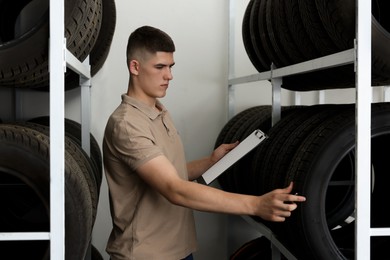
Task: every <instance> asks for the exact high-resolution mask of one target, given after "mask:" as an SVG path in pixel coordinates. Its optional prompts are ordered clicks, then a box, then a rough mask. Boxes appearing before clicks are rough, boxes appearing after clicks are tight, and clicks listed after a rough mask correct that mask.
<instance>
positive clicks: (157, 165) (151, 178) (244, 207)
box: [137, 156, 305, 221]
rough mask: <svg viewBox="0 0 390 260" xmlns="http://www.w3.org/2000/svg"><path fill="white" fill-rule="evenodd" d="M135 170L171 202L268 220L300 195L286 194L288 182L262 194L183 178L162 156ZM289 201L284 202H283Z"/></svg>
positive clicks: (284, 212) (287, 210) (285, 213)
mask: <svg viewBox="0 0 390 260" xmlns="http://www.w3.org/2000/svg"><path fill="white" fill-rule="evenodd" d="M137 171H138V174H139V175H140V176H141V178H142V179H143V180H144V181H145V182H147V183H148V184H149V185H150V186H152V187H153V188H154V189H156V190H157V191H158V192H159V193H160V194H162V195H163V196H164V197H165V198H167V199H168V200H169V201H170V202H171V203H173V204H176V205H180V206H184V207H189V208H192V209H195V210H201V211H207V212H220V213H228V214H239V215H252V216H259V217H261V218H263V219H265V220H269V221H284V220H285V218H286V217H289V216H290V215H291V211H293V210H295V209H296V207H297V205H296V204H295V203H294V202H300V201H304V200H305V198H304V197H302V196H297V195H292V194H289V193H290V192H291V190H292V184H290V185H289V186H288V187H287V188H284V189H276V190H274V191H272V192H269V193H266V194H264V195H262V196H250V195H242V194H235V193H229V192H225V191H222V190H219V189H216V188H213V187H209V186H206V185H202V184H198V183H195V182H190V181H185V180H182V179H180V178H179V177H178V174H177V172H176V170H175V168H174V166H173V165H172V164H171V163H170V162H169V160H168V159H167V158H166V157H165V156H158V157H156V158H154V159H152V160H150V161H148V162H146V163H145V164H143V165H141V166H140V167H139V168H138V170H137ZM287 201H288V202H293V203H291V204H286V203H285V202H287Z"/></svg>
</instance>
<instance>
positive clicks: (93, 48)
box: [0, 0, 116, 91]
mask: <svg viewBox="0 0 390 260" xmlns="http://www.w3.org/2000/svg"><path fill="white" fill-rule="evenodd" d="M64 15H65V21H64V30H65V35H64V37H65V38H66V47H67V49H68V50H69V51H70V52H71V53H72V54H73V55H74V56H75V57H76V58H77V59H79V60H80V61H84V60H85V59H86V58H87V57H88V56H89V58H90V64H91V75H92V76H94V75H95V74H96V73H97V72H98V71H99V70H100V68H101V67H102V65H103V63H104V61H105V59H106V57H107V55H108V52H109V49H110V46H111V41H112V37H113V34H114V29H115V23H116V11H115V2H114V0H85V1H83V0H65V14H64ZM48 39H49V0H24V1H7V0H0V86H1V87H11V88H29V89H37V90H44V91H48V90H49V89H50V88H53V87H55V83H54V82H53V83H52V84H49V70H48V57H49V55H48V43H49V40H48ZM65 78H66V82H65V89H66V90H69V89H72V88H75V87H77V86H78V74H76V73H75V72H73V71H71V70H68V71H67V72H66V77H65ZM49 85H50V87H49Z"/></svg>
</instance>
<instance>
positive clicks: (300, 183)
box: [285, 103, 390, 259]
mask: <svg viewBox="0 0 390 260" xmlns="http://www.w3.org/2000/svg"><path fill="white" fill-rule="evenodd" d="M354 112H355V109H354V105H351V106H349V108H345V109H343V110H340V113H339V114H338V115H336V116H334V117H333V118H330V119H328V120H325V121H324V122H323V123H322V124H321V125H319V126H318V127H317V128H316V129H315V130H313V131H312V133H311V134H310V135H308V137H307V138H306V139H305V140H304V142H303V143H302V145H301V146H300V147H299V149H297V151H296V154H295V155H294V158H293V160H292V161H293V164H292V165H291V167H290V170H289V172H288V175H289V176H288V178H287V179H288V180H291V179H294V180H295V185H296V189H297V190H299V192H300V193H301V194H303V195H305V196H307V197H308V198H310V200H308V201H307V203H306V202H305V203H303V204H302V205H300V206H299V207H298V210H297V212H295V214H294V215H293V216H292V217H291V219H290V221H288V222H286V224H287V225H288V228H287V229H285V231H287V230H289V232H288V233H289V234H290V235H289V237H290V239H289V241H290V242H292V246H291V248H293V249H294V251H297V254H296V255H297V256H298V257H299V258H302V259H352V258H353V257H354V222H352V223H350V224H349V225H348V224H346V223H344V220H343V218H339V219H338V221H339V222H340V223H335V220H334V219H335V218H334V217H333V218H330V217H329V216H335V211H337V209H338V210H340V213H341V215H343V216H345V215H348V214H347V213H348V212H345V209H346V208H347V209H348V208H349V210H350V212H349V215H352V214H353V211H354V200H353V199H351V198H352V197H353V196H354V193H355V189H354V180H355V169H354V167H353V166H354V163H351V162H354V153H353V150H354V146H355V113H354ZM371 118H372V124H371V129H372V144H373V145H372V154H371V156H372V169H373V171H372V173H371V174H372V178H373V179H372V180H373V184H372V185H373V186H372V187H373V188H372V197H371V199H372V201H373V204H372V209H371V218H372V223H371V226H376V227H378V226H382V227H383V226H389V225H390V223H389V220H388V218H386V217H384V215H385V213H384V211H383V206H382V203H381V202H380V201H381V200H382V199H381V198H382V197H383V196H384V194H386V193H387V188H386V187H385V186H386V184H385V183H387V182H388V181H389V175H388V174H387V172H388V165H387V161H388V160H387V159H386V158H385V157H386V156H382V155H381V154H382V153H383V151H384V150H385V147H387V146H388V145H389V140H390V138H389V136H390V123H389V122H390V104H388V103H378V104H374V105H373V109H372V117H371ZM333 182H341V183H344V185H342V186H333V185H332V183H333ZM332 212H333V213H332ZM329 213H331V214H329ZM330 219H333V221H332V224H330V222H329V220H330ZM337 224H340V226H341V228H338V229H334V228H335V227H336V225H337ZM329 225H331V226H329ZM286 233H287V232H286ZM388 240H389V239H388V238H382V239H375V243H373V244H372V250H371V252H372V255H371V259H380V257H379V256H380V255H383V254H385V253H386V252H387V249H386V248H387V246H386V244H387V245H388ZM373 241H374V240H373ZM298 245H299V246H298Z"/></svg>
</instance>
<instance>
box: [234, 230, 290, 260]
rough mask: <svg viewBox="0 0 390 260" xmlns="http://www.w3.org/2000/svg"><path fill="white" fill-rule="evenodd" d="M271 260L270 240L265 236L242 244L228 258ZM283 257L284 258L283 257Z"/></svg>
mask: <svg viewBox="0 0 390 260" xmlns="http://www.w3.org/2000/svg"><path fill="white" fill-rule="evenodd" d="M256 259H263V260H271V259H272V251H271V242H270V241H269V240H268V239H267V238H266V237H263V236H262V237H258V238H255V239H253V240H251V241H249V242H246V243H245V244H243V245H242V246H241V247H240V248H238V249H237V250H236V251H235V252H234V253H233V254H232V255H231V256H230V258H229V260H256ZM283 259H285V258H283Z"/></svg>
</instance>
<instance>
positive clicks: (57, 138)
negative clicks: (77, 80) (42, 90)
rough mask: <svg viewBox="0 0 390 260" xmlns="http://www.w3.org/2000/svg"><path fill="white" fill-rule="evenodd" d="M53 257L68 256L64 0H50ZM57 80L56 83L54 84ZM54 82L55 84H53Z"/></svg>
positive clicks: (51, 231)
mask: <svg viewBox="0 0 390 260" xmlns="http://www.w3.org/2000/svg"><path fill="white" fill-rule="evenodd" d="M49 10H50V39H49V71H50V258H51V259H56V260H63V259H65V176H64V174H65V158H64V157H65V141H64V139H65V130H64V115H65V112H64V110H65V109H64V107H65V90H64V89H65V88H64V85H65V83H64V78H65V75H64V73H65V70H66V62H65V49H66V40H64V0H50V9H49ZM54 82H55V84H54ZM53 86H55V87H53Z"/></svg>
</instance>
